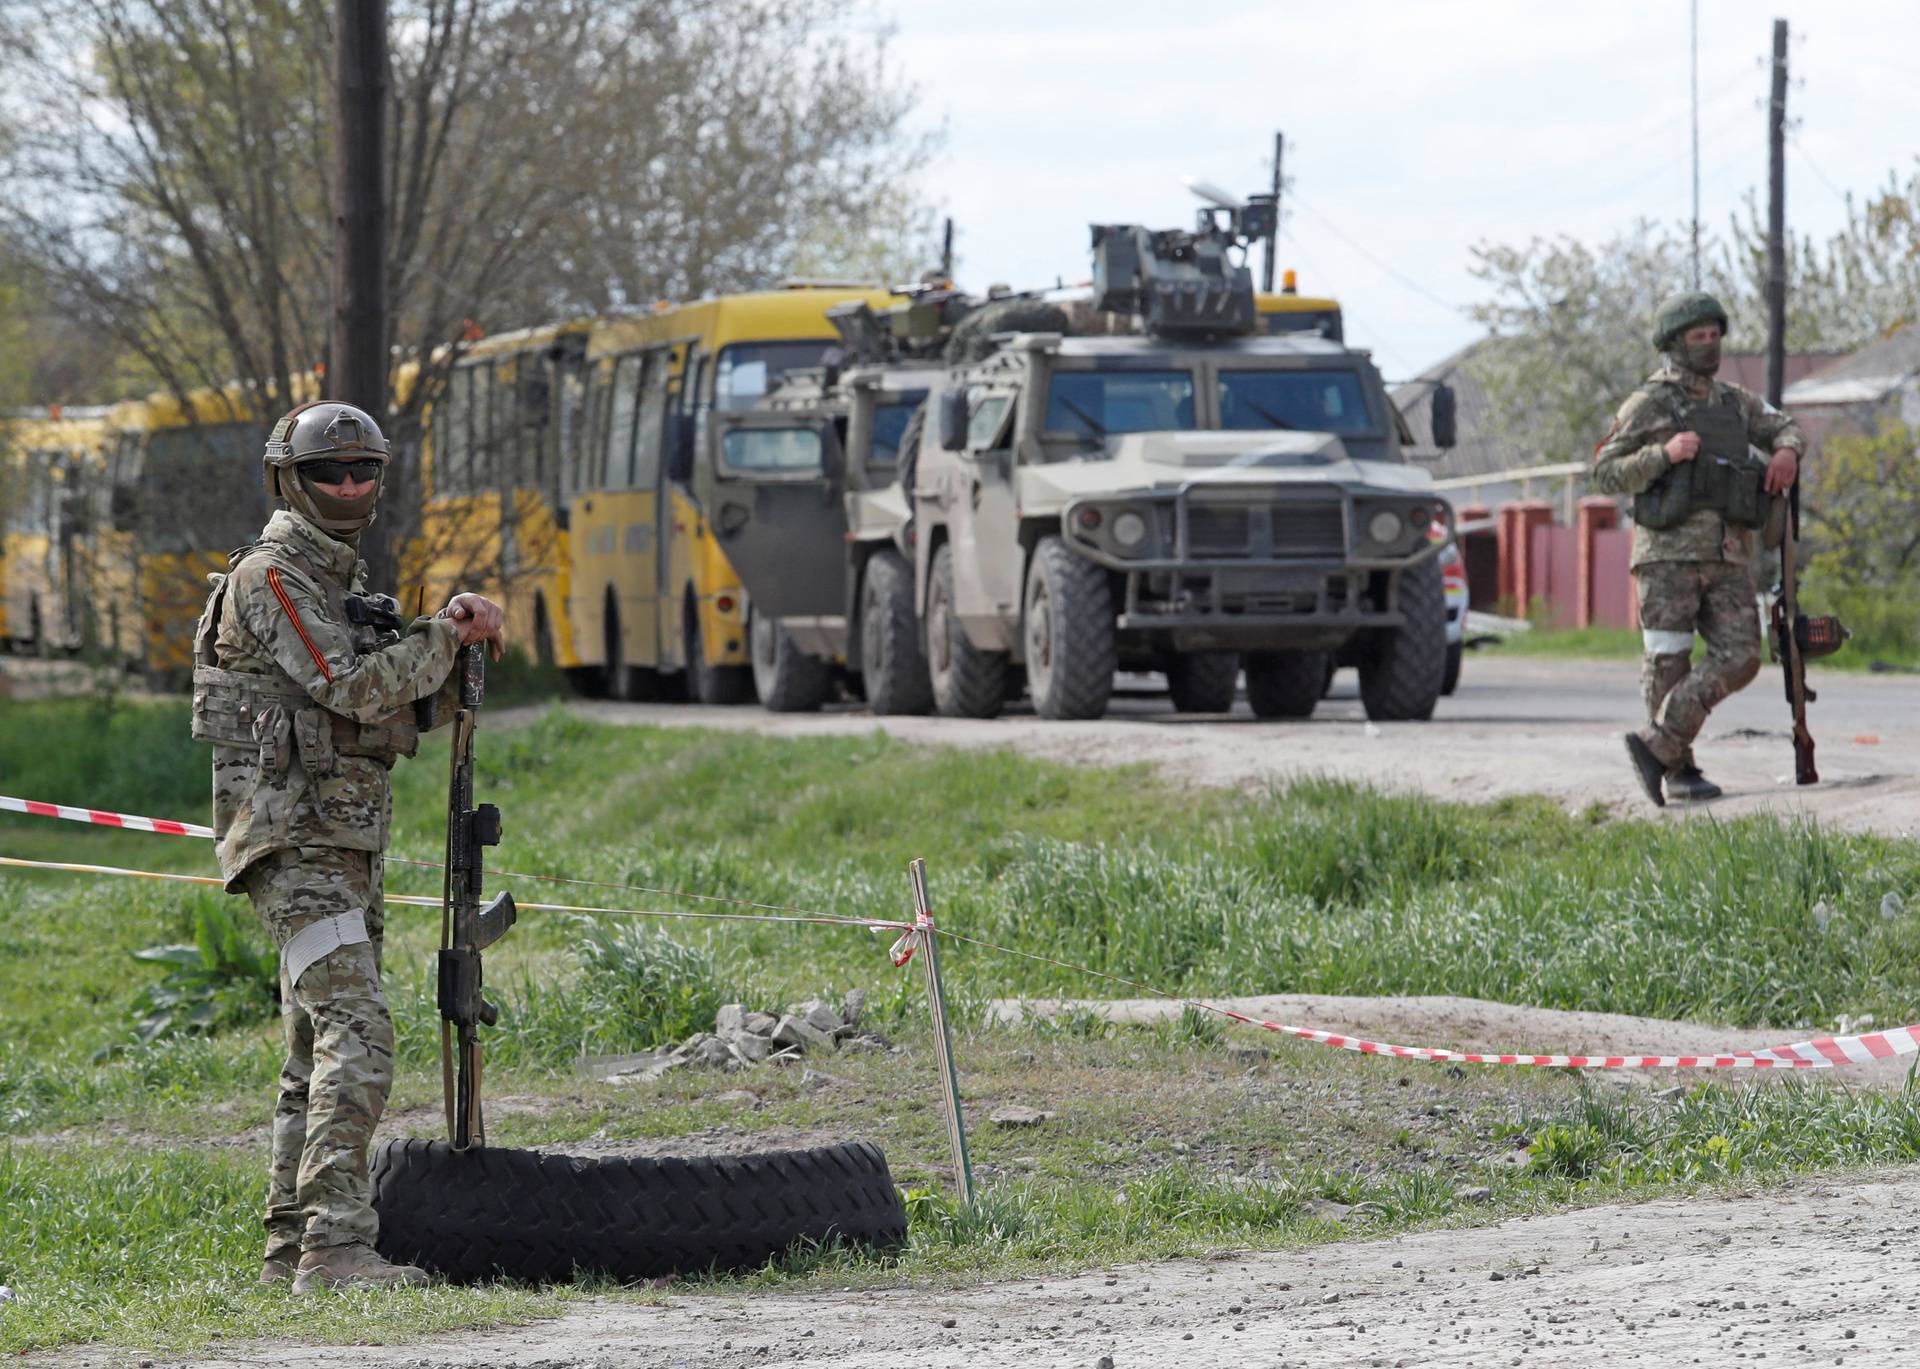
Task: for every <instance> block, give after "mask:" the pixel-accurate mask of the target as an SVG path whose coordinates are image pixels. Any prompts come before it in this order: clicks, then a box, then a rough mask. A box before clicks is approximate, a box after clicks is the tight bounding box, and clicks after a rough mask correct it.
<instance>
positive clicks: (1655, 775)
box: [1627, 732, 1667, 808]
mask: <svg viewBox="0 0 1920 1369" xmlns="http://www.w3.org/2000/svg"><path fill="white" fill-rule="evenodd" d="M1627 759H1628V760H1630V761H1632V762H1633V770H1634V774H1636V775H1637V776H1639V778H1640V787H1641V788H1642V789H1644V790H1646V792H1647V797H1648V798H1650V799H1652V800H1653V806H1654V807H1655V808H1665V807H1666V806H1667V796H1666V795H1665V794H1663V793H1661V792H1660V781H1661V780H1662V779H1664V778H1665V777H1666V773H1667V766H1666V763H1665V762H1664V761H1662V760H1661V759H1660V758H1659V757H1658V756H1656V755H1654V754H1653V748H1652V747H1650V746H1648V745H1647V743H1646V741H1645V739H1644V738H1642V737H1641V735H1640V734H1639V733H1638V732H1629V733H1627Z"/></svg>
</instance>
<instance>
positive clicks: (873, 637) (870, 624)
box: [860, 578, 883, 672]
mask: <svg viewBox="0 0 1920 1369" xmlns="http://www.w3.org/2000/svg"><path fill="white" fill-rule="evenodd" d="M879 601H880V596H879V595H878V594H877V593H875V592H874V588H873V581H872V579H871V578H869V579H868V581H867V583H866V584H865V585H864V586H863V587H862V588H861V591H860V665H861V669H862V671H863V672H868V671H877V670H878V669H879V668H880V622H879V617H880V614H881V612H882V611H883V610H882V609H881V608H880V602H879Z"/></svg>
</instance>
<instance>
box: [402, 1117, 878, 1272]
mask: <svg viewBox="0 0 1920 1369" xmlns="http://www.w3.org/2000/svg"><path fill="white" fill-rule="evenodd" d="M373 1205H374V1208H375V1210H376V1211H377V1212H378V1213H379V1215H380V1239H379V1250H380V1253H381V1254H382V1255H384V1256H385V1257H386V1258H388V1259H390V1260H395V1261H400V1262H403V1263H410V1264H417V1265H419V1266H420V1267H421V1268H423V1269H426V1270H427V1271H428V1272H430V1273H434V1274H439V1275H441V1276H442V1277H444V1278H447V1279H451V1280H453V1281H454V1282H456V1283H471V1282H477V1281H480V1280H485V1279H493V1278H498V1277H501V1276H505V1277H507V1278H510V1279H519V1280H525V1281H527V1282H532V1283H547V1282H565V1281H568V1280H571V1279H573V1278H574V1277H575V1276H576V1274H579V1273H591V1274H599V1275H604V1276H607V1277H610V1278H615V1279H621V1280H632V1279H655V1278H664V1277H665V1276H666V1275H669V1274H676V1273H684V1274H694V1273H699V1272H702V1271H705V1270H709V1269H735V1270H740V1269H753V1268H757V1267H759V1266H761V1265H764V1264H765V1263H766V1262H767V1261H768V1260H769V1259H771V1258H773V1257H775V1256H778V1255H779V1254H780V1253H781V1252H782V1251H784V1250H786V1249H787V1248H789V1247H790V1246H792V1245H793V1244H795V1243H796V1242H799V1241H828V1240H833V1239H836V1238H838V1239H840V1240H844V1241H847V1242H849V1243H853V1244H860V1245H873V1246H880V1247H889V1246H898V1245H902V1244H904V1243H905V1241H906V1238H907V1219H906V1213H905V1211H904V1210H903V1209H902V1207H901V1205H900V1195H899V1193H898V1191H896V1190H895V1188H894V1186H893V1176H892V1175H891V1174H889V1173H888V1171H887V1160H886V1157H885V1156H884V1155H882V1154H881V1153H880V1148H879V1147H878V1146H875V1145H872V1144H870V1143H868V1142H864V1141H857V1142H852V1143H849V1144H846V1145H837V1146H822V1147H819V1148H817V1149H813V1150H791V1151H776V1152H768V1153H766V1154H761V1155H714V1156H700V1157H694V1158H686V1159H678V1158H626V1157H618V1156H616V1157H608V1158H589V1157H587V1156H580V1155H547V1154H542V1153H539V1152H536V1151H529V1150H505V1149H498V1148H495V1147H480V1148H478V1149H474V1150H468V1151H456V1150H454V1149H453V1148H452V1147H451V1146H449V1145H447V1143H446V1142H444V1141H430V1140H424V1139H417V1138H409V1139H404V1140H397V1141H387V1142H385V1143H384V1144H382V1145H381V1146H380V1147H379V1148H378V1149H377V1150H376V1151H375V1153H374V1157H373Z"/></svg>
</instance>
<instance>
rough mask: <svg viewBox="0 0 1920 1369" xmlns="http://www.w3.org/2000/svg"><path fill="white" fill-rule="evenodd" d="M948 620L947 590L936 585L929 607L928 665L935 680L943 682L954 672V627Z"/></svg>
mask: <svg viewBox="0 0 1920 1369" xmlns="http://www.w3.org/2000/svg"><path fill="white" fill-rule="evenodd" d="M947 618H948V613H947V595H946V590H945V589H944V588H943V587H942V586H940V585H938V584H936V585H935V586H934V588H933V598H932V602H931V603H929V604H928V605H927V646H928V651H927V664H928V666H929V667H931V669H932V671H933V676H934V678H935V679H937V680H941V681H944V680H945V679H946V678H947V676H948V675H950V674H952V672H953V636H952V626H951V624H950V623H949V622H948V621H947Z"/></svg>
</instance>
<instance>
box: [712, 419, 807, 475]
mask: <svg viewBox="0 0 1920 1369" xmlns="http://www.w3.org/2000/svg"><path fill="white" fill-rule="evenodd" d="M720 450H721V455H722V457H723V458H724V460H725V465H726V467H727V469H728V470H730V471H732V472H734V473H735V474H737V475H772V476H795V475H812V474H815V473H817V472H818V471H819V470H820V434H819V433H818V432H817V431H815V430H814V429H812V428H735V429H734V430H733V431H731V432H729V433H727V434H726V435H725V436H724V437H722V438H721V440H720Z"/></svg>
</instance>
